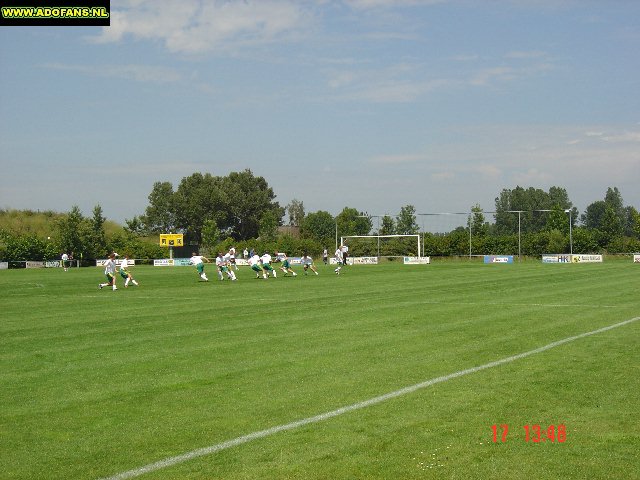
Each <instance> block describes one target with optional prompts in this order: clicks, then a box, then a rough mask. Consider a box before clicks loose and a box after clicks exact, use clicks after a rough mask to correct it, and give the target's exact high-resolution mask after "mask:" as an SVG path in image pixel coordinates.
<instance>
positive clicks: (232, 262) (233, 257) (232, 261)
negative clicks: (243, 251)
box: [228, 247, 238, 270]
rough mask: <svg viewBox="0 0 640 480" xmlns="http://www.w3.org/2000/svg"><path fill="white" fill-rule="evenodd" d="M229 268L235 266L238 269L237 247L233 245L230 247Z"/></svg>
mask: <svg viewBox="0 0 640 480" xmlns="http://www.w3.org/2000/svg"><path fill="white" fill-rule="evenodd" d="M228 255H229V268H231V267H233V268H235V269H236V270H238V265H236V247H231V248H230V249H229V253H228Z"/></svg>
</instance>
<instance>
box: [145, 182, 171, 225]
mask: <svg viewBox="0 0 640 480" xmlns="http://www.w3.org/2000/svg"><path fill="white" fill-rule="evenodd" d="M173 194H174V192H173V185H171V183H170V182H155V183H154V184H153V188H152V190H151V193H150V194H149V197H148V199H149V206H148V207H147V208H146V210H145V213H144V215H143V216H142V217H141V221H142V223H144V225H145V227H146V229H147V230H148V231H149V232H153V233H169V232H175V231H176V215H175V206H174V203H173Z"/></svg>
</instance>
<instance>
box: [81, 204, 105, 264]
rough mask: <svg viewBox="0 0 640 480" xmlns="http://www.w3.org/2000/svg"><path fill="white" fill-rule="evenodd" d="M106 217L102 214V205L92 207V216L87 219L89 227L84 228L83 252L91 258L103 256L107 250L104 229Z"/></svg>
mask: <svg viewBox="0 0 640 480" xmlns="http://www.w3.org/2000/svg"><path fill="white" fill-rule="evenodd" d="M105 221H106V218H105V217H104V216H103V215H102V207H101V206H100V205H96V206H95V207H94V208H93V217H91V219H89V228H87V229H86V234H85V235H86V240H85V242H84V243H85V253H86V255H87V256H89V257H91V258H103V257H105V256H106V255H107V254H108V253H109V252H108V249H107V235H106V233H105V231H104V222H105Z"/></svg>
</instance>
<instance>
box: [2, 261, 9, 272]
mask: <svg viewBox="0 0 640 480" xmlns="http://www.w3.org/2000/svg"><path fill="white" fill-rule="evenodd" d="M8 269H9V262H0V270H8Z"/></svg>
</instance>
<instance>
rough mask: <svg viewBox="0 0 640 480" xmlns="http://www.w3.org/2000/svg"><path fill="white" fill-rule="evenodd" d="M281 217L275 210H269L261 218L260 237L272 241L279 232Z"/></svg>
mask: <svg viewBox="0 0 640 480" xmlns="http://www.w3.org/2000/svg"><path fill="white" fill-rule="evenodd" d="M278 223H279V219H278V217H277V216H276V213H275V212H274V211H273V210H267V211H266V212H264V214H263V215H262V218H261V219H260V239H261V240H265V241H267V242H272V241H274V240H275V239H276V237H277V234H278Z"/></svg>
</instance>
